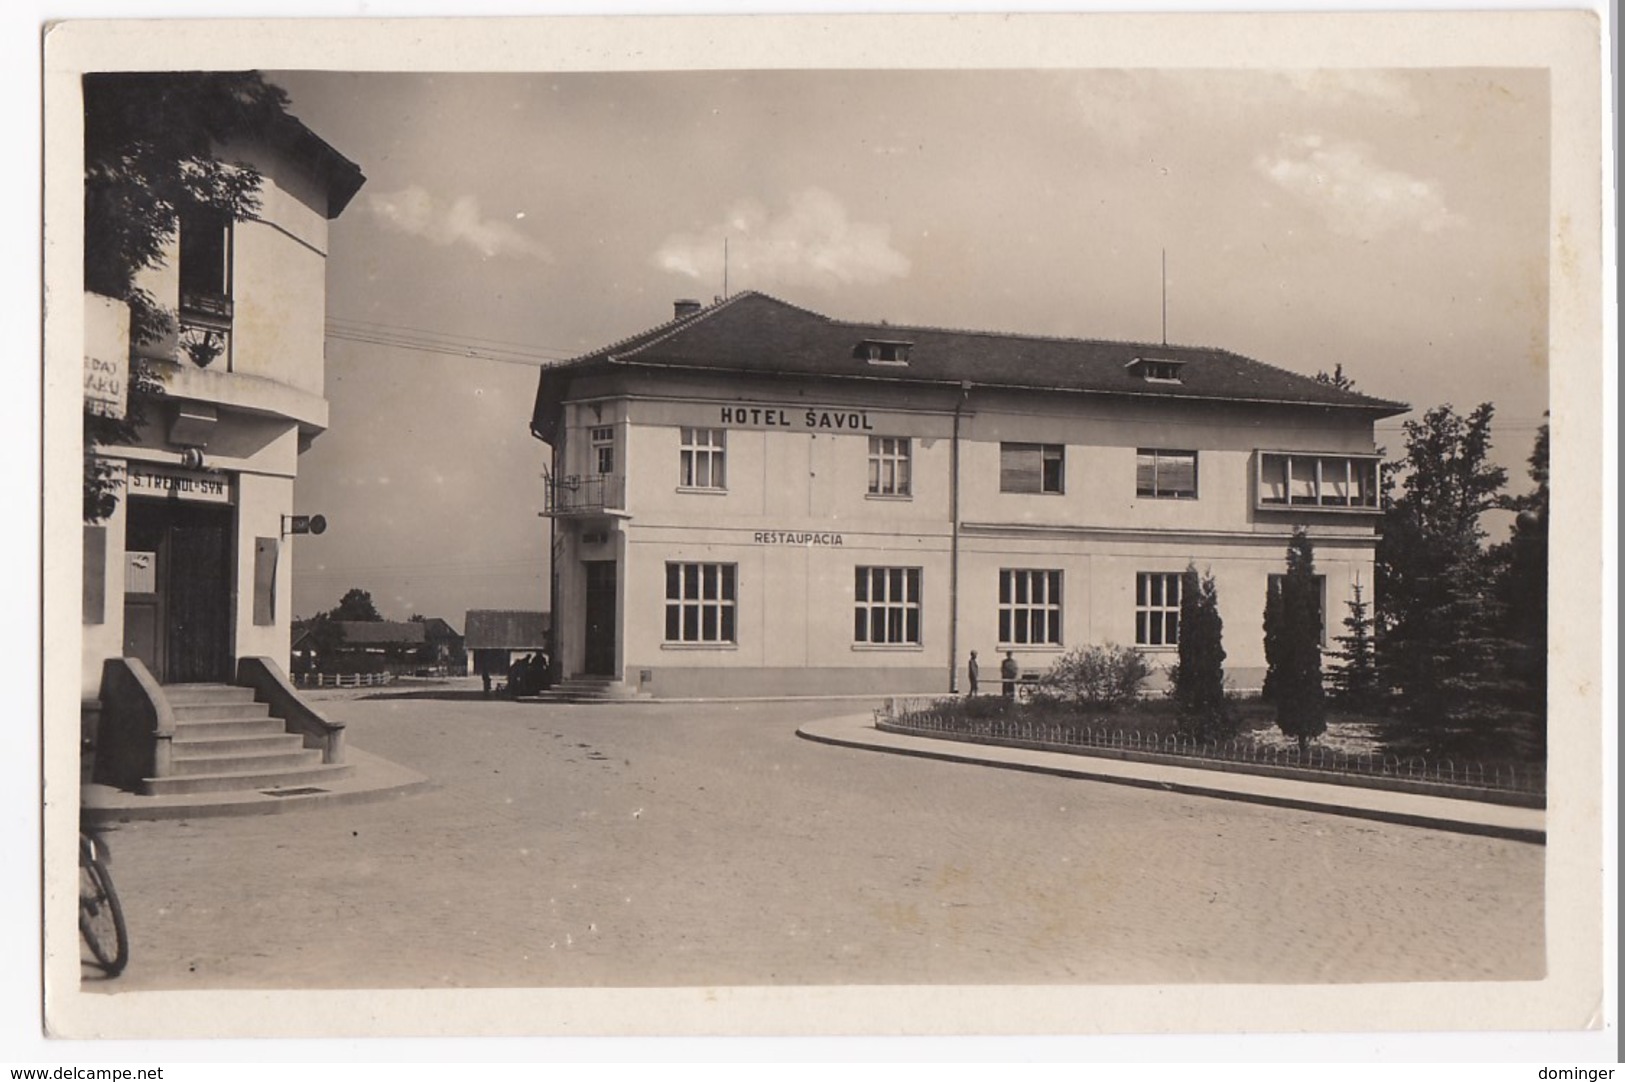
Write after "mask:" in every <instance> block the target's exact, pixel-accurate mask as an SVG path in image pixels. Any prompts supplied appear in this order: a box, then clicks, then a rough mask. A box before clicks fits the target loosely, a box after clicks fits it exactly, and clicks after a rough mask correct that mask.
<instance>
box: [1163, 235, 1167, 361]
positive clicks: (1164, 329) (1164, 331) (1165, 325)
mask: <svg viewBox="0 0 1625 1082" xmlns="http://www.w3.org/2000/svg"><path fill="white" fill-rule="evenodd" d="M1162 344H1163V345H1165V346H1166V345H1167V344H1168V249H1166V248H1164V249H1163V250H1162Z"/></svg>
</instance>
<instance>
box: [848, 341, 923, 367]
mask: <svg viewBox="0 0 1625 1082" xmlns="http://www.w3.org/2000/svg"><path fill="white" fill-rule="evenodd" d="M913 345H914V343H913V342H892V341H887V340H885V339H882V338H867V339H864V340H863V341H862V342H859V343H858V348H857V349H856V350H855V351H854V355H855V356H857V357H859V358H861V359H862V360H864V361H867V362H868V363H869V364H875V365H887V366H890V367H894V368H906V367H907V366H908V351H909V350H910V349H911V348H912V347H913Z"/></svg>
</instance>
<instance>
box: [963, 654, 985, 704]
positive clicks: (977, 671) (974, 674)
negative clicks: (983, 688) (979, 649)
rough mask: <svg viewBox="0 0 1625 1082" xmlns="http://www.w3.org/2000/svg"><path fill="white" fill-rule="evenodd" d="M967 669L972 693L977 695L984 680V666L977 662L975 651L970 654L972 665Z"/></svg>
mask: <svg viewBox="0 0 1625 1082" xmlns="http://www.w3.org/2000/svg"><path fill="white" fill-rule="evenodd" d="M966 668H967V669H968V670H969V672H970V693H971V694H972V695H975V694H976V689H977V687H978V686H979V685H980V683H981V679H982V666H981V664H980V663H978V662H977V660H976V651H975V650H972V651H971V652H970V664H969V665H967V666H966Z"/></svg>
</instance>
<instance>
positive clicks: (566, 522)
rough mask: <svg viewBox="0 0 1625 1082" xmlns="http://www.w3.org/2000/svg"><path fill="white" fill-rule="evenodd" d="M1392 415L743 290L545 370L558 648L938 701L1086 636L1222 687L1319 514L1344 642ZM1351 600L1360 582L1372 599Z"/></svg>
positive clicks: (1308, 382)
mask: <svg viewBox="0 0 1625 1082" xmlns="http://www.w3.org/2000/svg"><path fill="white" fill-rule="evenodd" d="M1405 409H1406V407H1405V406H1404V405H1402V404H1400V403H1396V402H1389V401H1384V400H1380V399H1376V398H1371V397H1368V396H1366V395H1362V394H1357V393H1354V392H1351V391H1347V390H1343V389H1340V388H1337V387H1334V386H1331V385H1329V384H1326V383H1322V382H1319V381H1317V380H1314V379H1310V378H1308V377H1306V376H1302V375H1298V374H1295V373H1292V372H1288V371H1286V370H1284V369H1281V368H1276V367H1273V366H1271V365H1267V364H1263V363H1261V362H1259V361H1255V360H1251V359H1249V358H1246V357H1242V356H1238V355H1236V354H1234V353H1231V352H1228V351H1226V350H1223V349H1216V348H1198V347H1189V346H1168V345H1146V344H1135V343H1128V342H1109V341H1088V340H1079V339H1066V338H1046V337H1038V336H1031V335H1020V334H1003V333H997V334H996V333H983V332H975V331H956V330H944V329H938V328H925V327H900V326H895V325H891V324H887V323H875V324H870V323H856V322H849V321H844V320H837V319H831V318H828V317H826V316H823V315H819V314H817V313H815V312H811V311H807V310H805V309H802V308H798V307H796V306H794V305H791V304H787V303H785V302H783V301H780V300H777V299H775V298H772V297H769V296H766V295H763V294H760V293H754V292H747V293H741V294H738V295H736V296H733V297H730V298H728V299H726V300H722V301H719V302H717V303H715V304H713V305H711V306H708V307H702V306H701V305H699V304H698V303H696V302H687V301H683V302H678V304H677V307H676V312H675V318H673V319H672V320H671V321H669V322H667V323H664V324H662V325H660V326H658V327H655V328H653V329H651V330H648V331H645V332H644V333H642V334H638V335H635V336H633V337H631V338H628V339H626V340H624V341H621V342H618V343H616V344H614V345H611V346H609V347H607V348H604V349H601V350H598V351H596V352H594V353H590V354H587V355H585V356H583V357H580V358H577V359H575V360H572V361H569V362H566V363H564V364H560V365H556V366H553V367H551V368H548V369H546V370H544V371H543V373H542V375H541V380H540V386H539V388H538V393H537V399H536V407H535V412H534V417H533V420H532V425H531V430H532V432H533V434H534V435H535V436H536V437H537V438H538V439H541V440H543V441H545V442H546V443H547V444H548V445H549V446H550V448H551V449H552V464H551V467H550V470H549V474H548V477H547V480H546V510H545V514H546V515H548V516H550V517H551V519H552V523H553V534H554V537H553V579H554V581H553V599H552V602H553V604H552V611H553V613H554V635H555V645H556V651H557V655H558V656H557V657H556V659H555V664H556V666H557V668H558V670H559V672H560V674H561V675H562V676H563V677H565V678H566V679H567V680H568V679H569V678H572V677H584V678H591V679H595V680H597V681H598V682H599V684H600V686H602V687H605V688H608V689H611V690H614V691H617V692H620V693H623V694H624V693H644V694H648V695H652V696H655V697H686V696H695V695H705V696H746V695H763V694H791V695H796V694H837V693H868V692H881V693H922V694H930V693H947V692H950V691H952V690H963V689H964V685H965V676H964V674H965V663H966V659H967V657H968V655H969V652H970V651H972V650H975V651H977V653H978V655H979V658H980V661H981V666H982V674H983V681H984V683H985V684H991V683H992V682H993V681H995V680H996V673H997V670H998V666H999V662H1000V660H1001V659H1002V658H1003V656H1004V654H1005V653H1006V652H1010V653H1013V654H1014V655H1015V658H1016V660H1017V662H1018V663H1019V664H1020V666H1021V668H1022V671H1023V672H1024V673H1032V672H1040V671H1042V670H1044V669H1046V668H1047V667H1048V666H1049V665H1050V663H1051V662H1053V661H1054V660H1055V659H1056V658H1057V657H1058V656H1060V654H1061V653H1063V652H1064V651H1066V650H1069V649H1071V648H1074V647H1079V646H1087V645H1090V644H1096V643H1107V642H1110V643H1117V644H1122V645H1130V646H1136V647H1138V648H1139V649H1141V650H1142V651H1143V652H1144V653H1145V654H1146V656H1147V658H1148V659H1149V660H1150V662H1151V663H1152V666H1153V668H1154V669H1156V670H1158V671H1159V674H1160V673H1161V672H1162V671H1163V670H1165V669H1166V667H1167V666H1168V665H1169V664H1172V663H1173V662H1174V661H1175V660H1177V644H1178V634H1179V628H1178V611H1179V591H1180V574H1181V572H1183V571H1184V570H1185V568H1186V566H1187V565H1189V564H1195V565H1196V567H1197V568H1198V569H1199V570H1201V571H1203V572H1204V573H1205V572H1208V571H1211V572H1212V574H1213V575H1214V577H1215V579H1216V581H1217V585H1218V591H1219V604H1220V609H1221V614H1222V616H1223V617H1224V621H1225V632H1226V633H1225V648H1226V650H1227V651H1228V654H1229V657H1228V662H1227V673H1228V674H1229V677H1230V680H1231V682H1232V684H1233V685H1234V686H1235V687H1237V688H1238V689H1248V688H1257V687H1258V686H1259V684H1260V682H1261V681H1262V677H1263V672H1264V653H1263V630H1262V614H1263V611H1264V600H1265V594H1266V590H1267V586H1268V582H1269V578H1270V576H1271V575H1277V574H1281V573H1283V572H1284V571H1285V552H1286V546H1287V540H1288V538H1289V537H1290V535H1291V533H1292V530H1293V528H1294V527H1298V526H1302V527H1304V528H1306V529H1307V530H1308V531H1309V533H1310V536H1311V537H1312V539H1313V541H1314V544H1315V553H1316V570H1317V572H1318V574H1319V575H1320V576H1321V579H1322V593H1323V601H1322V613H1323V621H1326V622H1328V623H1330V624H1331V626H1332V628H1335V626H1336V621H1337V619H1339V618H1340V615H1341V614H1342V613H1343V612H1345V611H1346V608H1345V602H1346V601H1347V600H1348V599H1349V598H1351V597H1352V591H1353V587H1354V585H1355V584H1356V583H1364V584H1367V585H1369V584H1370V583H1371V581H1372V561H1373V554H1374V550H1375V547H1376V541H1377V538H1376V527H1377V524H1378V520H1379V513H1380V498H1379V493H1380V484H1379V471H1380V464H1379V456H1378V454H1377V451H1376V447H1375V444H1374V442H1373V423H1374V422H1375V421H1376V420H1378V419H1379V418H1383V417H1389V416H1393V415H1395V414H1399V413H1402V412H1404V411H1405ZM1367 597H1368V598H1369V592H1368V593H1367Z"/></svg>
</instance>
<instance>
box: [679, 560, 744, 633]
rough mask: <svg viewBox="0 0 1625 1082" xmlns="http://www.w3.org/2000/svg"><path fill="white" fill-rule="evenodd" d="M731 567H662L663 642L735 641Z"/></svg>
mask: <svg viewBox="0 0 1625 1082" xmlns="http://www.w3.org/2000/svg"><path fill="white" fill-rule="evenodd" d="M736 566H737V565H735V564H677V563H669V564H667V565H666V641H667V642H694V643H705V642H716V643H731V642H734V641H736V640H735V638H734V636H735V627H734V625H735V620H734V600H735V598H734V584H735V578H736V575H737V572H736Z"/></svg>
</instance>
